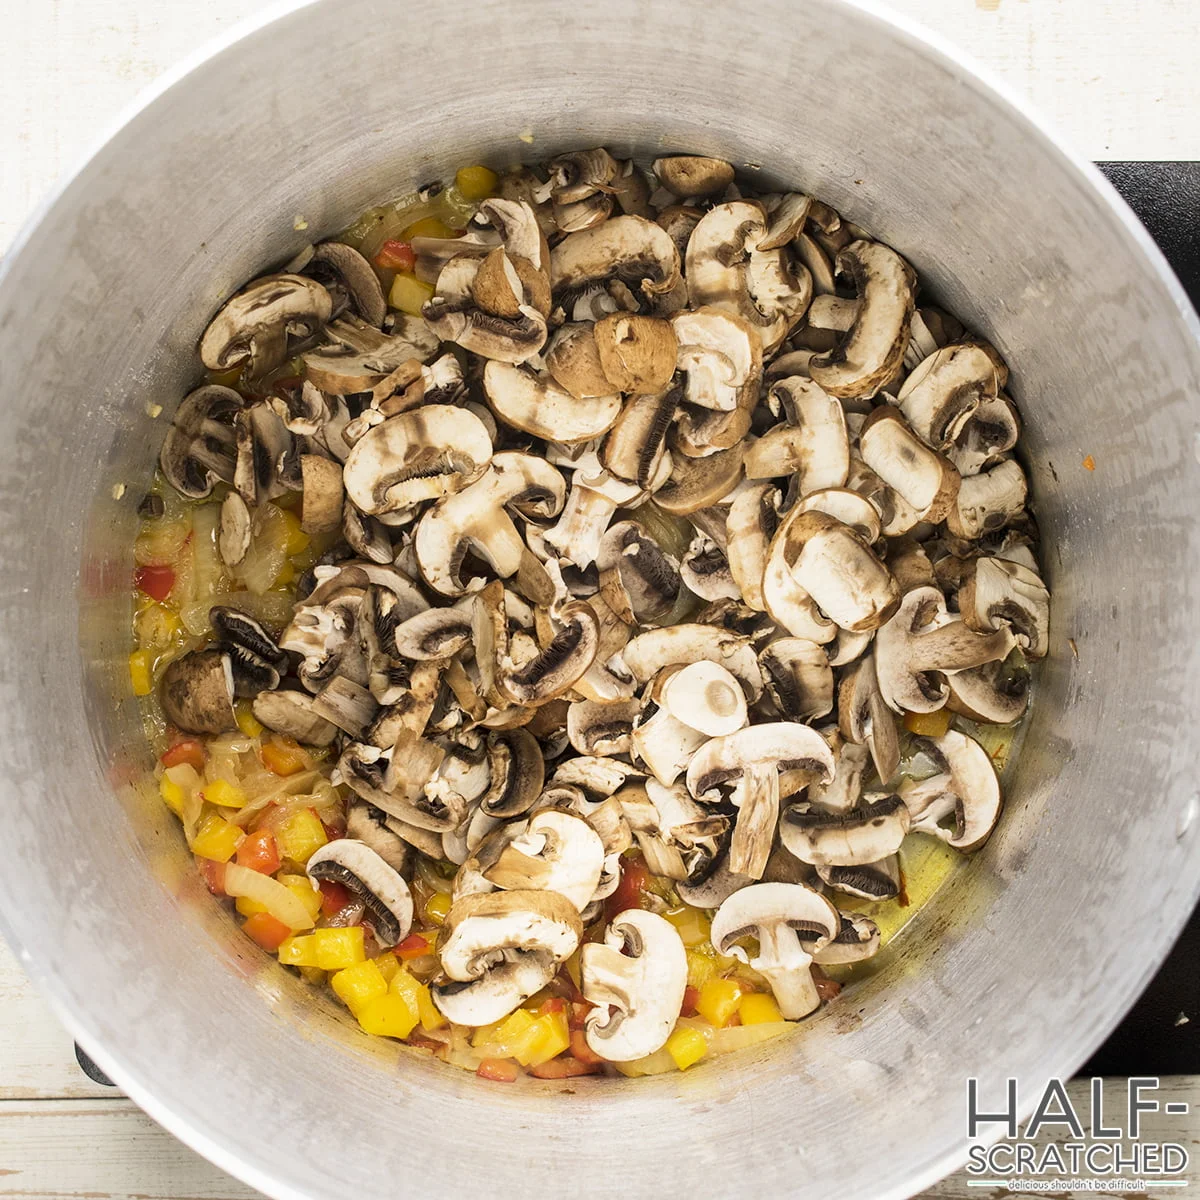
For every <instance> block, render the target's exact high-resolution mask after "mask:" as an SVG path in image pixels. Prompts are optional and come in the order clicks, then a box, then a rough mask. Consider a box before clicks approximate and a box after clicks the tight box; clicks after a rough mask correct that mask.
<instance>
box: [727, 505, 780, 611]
mask: <svg viewBox="0 0 1200 1200" xmlns="http://www.w3.org/2000/svg"><path fill="white" fill-rule="evenodd" d="M782 499H783V497H782V496H781V495H780V492H779V490H778V489H777V488H774V487H772V486H771V485H770V484H757V485H755V486H753V487H748V488H746V489H745V491H743V492H741V493H740V494H739V495H738V496H737V497H736V498H735V499H734V501H733V503H732V504H730V506H729V515H728V516H727V518H726V521H725V542H726V544H725V554H726V556H727V557H728V559H729V571H730V574H732V575H733V579H734V582H735V583H736V584H737V585H738V588H739V590H740V591H741V593H742V600H743V601H744V602H745V603H746V604H748V605H749V606H750V607H751V608H756V609H758V610H759V611H760V612H762V611H765V610H766V598H765V597H764V595H763V578H764V576H765V574H766V568H767V558H768V555H769V553H770V549H771V542H772V540H773V539H774V537H775V533H776V531H777V530H778V528H779V520H780V518H779V506H780V503H781V502H782Z"/></svg>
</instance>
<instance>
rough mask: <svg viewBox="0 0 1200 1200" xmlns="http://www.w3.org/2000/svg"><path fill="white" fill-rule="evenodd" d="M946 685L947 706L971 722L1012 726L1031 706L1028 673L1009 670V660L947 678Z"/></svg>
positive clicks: (959, 672) (974, 668)
mask: <svg viewBox="0 0 1200 1200" xmlns="http://www.w3.org/2000/svg"><path fill="white" fill-rule="evenodd" d="M946 684H947V686H948V687H949V688H950V696H949V698H948V699H947V700H946V707H947V708H948V709H949V710H950V711H951V712H955V713H959V714H960V715H961V716H964V717H968V718H969V719H970V720H972V721H982V722H984V723H985V724H988V725H1009V724H1011V723H1012V722H1013V721H1019V720H1020V719H1021V718H1022V717H1023V716H1024V715H1025V710H1026V708H1028V707H1029V672H1028V671H1024V670H1020V669H1017V668H1014V667H1010V665H1009V661H1008V660H1005V661H1004V662H993V663H986V664H985V665H984V666H982V667H973V668H971V669H970V670H967V671H958V672H957V673H955V674H954V675H947V676H946Z"/></svg>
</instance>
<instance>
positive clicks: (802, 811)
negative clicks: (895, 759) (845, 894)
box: [779, 796, 910, 867]
mask: <svg viewBox="0 0 1200 1200" xmlns="http://www.w3.org/2000/svg"><path fill="white" fill-rule="evenodd" d="M909 824H910V817H909V811H908V809H907V808H906V807H905V802H904V801H903V800H901V798H900V797H899V796H881V797H880V798H878V799H876V800H873V801H872V800H869V799H868V800H865V801H863V802H862V803H860V804H858V805H856V806H855V807H854V808H850V809H846V810H845V811H844V812H829V811H828V810H826V809H823V808H819V807H817V806H816V805H814V804H809V803H801V804H793V805H790V806H789V807H788V808H786V809H784V812H783V818H782V820H781V821H780V823H779V836H780V838H781V839H782V841H783V844H784V845H785V846H786V847H787V849H788V850H789V851H790V852H791V853H792V854H794V855H795V856H796V857H797V858H798V859H799V860H800V861H801V862H806V863H811V864H812V865H813V866H816V867H853V866H862V865H863V864H865V863H874V862H878V861H879V860H880V859H883V858H887V857H888V856H889V855H892V854H895V853H896V851H897V850H899V849H900V843H901V842H902V841H904V837H905V835H906V834H907V833H908V829H909Z"/></svg>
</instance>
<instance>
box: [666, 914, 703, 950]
mask: <svg viewBox="0 0 1200 1200" xmlns="http://www.w3.org/2000/svg"><path fill="white" fill-rule="evenodd" d="M665 915H666V918H667V920H668V921H670V923H671V924H672V925H674V926H675V929H676V932H678V934H679V938H680V940H681V941H682V942H683V944H684V945H685V946H701V945H703V944H704V943H705V942H707V941H708V939H709V937H710V936H711V934H712V922H711V921H710V920H709V919H708V917H707V915H705V913H703V912H701V911H700V909H698V908H692V907H690V906H689V905H684V906H683V907H682V908H677V909H674V910H673V911H671V912H668V913H666V914H665Z"/></svg>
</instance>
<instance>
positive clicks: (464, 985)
mask: <svg viewBox="0 0 1200 1200" xmlns="http://www.w3.org/2000/svg"><path fill="white" fill-rule="evenodd" d="M582 934H583V925H582V922H581V921H580V919H579V913H578V911H577V910H576V908H575V906H574V905H573V904H572V903H571V902H570V901H569V900H568V899H567V898H566V897H565V896H560V895H559V894H558V893H557V892H550V891H533V890H530V891H508V892H492V893H489V894H485V895H468V896H463V897H462V898H461V899H458V900H455V902H454V904H453V905H452V906H451V908H450V911H449V912H448V913H447V914H446V920H445V922H444V923H443V925H442V928H441V933H440V935H439V938H438V956H439V958H440V960H441V964H442V969H443V971H444V972H445V975H446V979H445V980H443V981H440V982H435V983H434V984H433V985H432V987H431V989H430V990H431V992H432V993H433V1002H434V1004H436V1005H437V1007H438V1008H439V1009H440V1010H441V1012H442V1013H443V1014H444V1015H445V1016H447V1017H448V1018H449V1019H450V1020H451V1021H453V1022H455V1023H456V1024H459V1025H471V1026H476V1025H489V1024H491V1023H492V1022H494V1021H498V1020H500V1019H502V1018H503V1017H505V1016H507V1015H508V1014H509V1013H510V1012H512V1010H513V1009H514V1008H516V1007H517V1005H518V1004H520V1003H521V1002H522V1001H523V1000H525V999H527V998H528V997H529V996H532V995H533V993H534V992H536V991H539V990H540V989H541V988H543V987H545V985H546V984H547V983H549V982H550V980H551V978H552V977H553V976H554V973H555V971H556V970H557V965H558V963H560V962H562V961H563V960H564V959H566V958H568V957H570V955H571V954H573V953H574V952H575V948H576V947H577V946H578V945H579V939H580V937H581V936H582Z"/></svg>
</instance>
